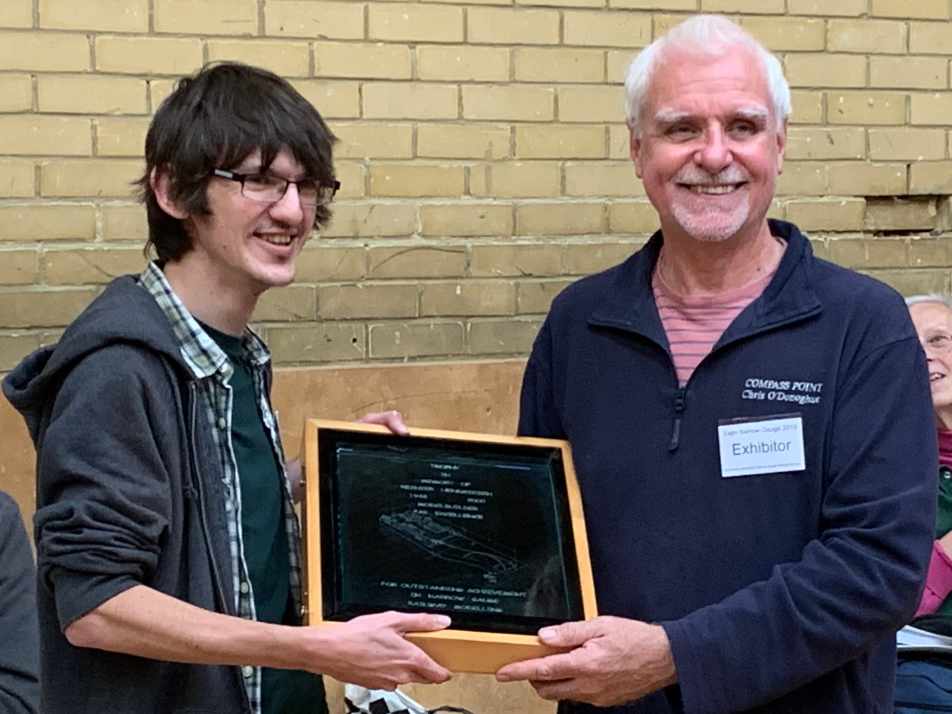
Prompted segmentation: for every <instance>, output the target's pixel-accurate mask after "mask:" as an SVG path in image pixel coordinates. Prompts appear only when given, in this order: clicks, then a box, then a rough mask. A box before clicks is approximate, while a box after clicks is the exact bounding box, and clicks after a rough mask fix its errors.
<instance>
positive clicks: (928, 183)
mask: <svg viewBox="0 0 952 714" xmlns="http://www.w3.org/2000/svg"><path fill="white" fill-rule="evenodd" d="M909 193H911V194H946V195H947V194H950V193H952V161H916V162H914V163H912V164H910V166H909Z"/></svg>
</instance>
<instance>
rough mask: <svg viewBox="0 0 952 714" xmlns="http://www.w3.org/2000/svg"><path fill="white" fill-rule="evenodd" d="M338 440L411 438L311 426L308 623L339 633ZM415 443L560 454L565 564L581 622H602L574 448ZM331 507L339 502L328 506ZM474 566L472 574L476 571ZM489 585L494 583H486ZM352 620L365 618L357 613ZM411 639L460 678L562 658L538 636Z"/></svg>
mask: <svg viewBox="0 0 952 714" xmlns="http://www.w3.org/2000/svg"><path fill="white" fill-rule="evenodd" d="M321 430H324V431H323V433H321V438H319V432H321ZM338 433H343V434H347V435H351V434H352V435H355V436H354V438H359V439H369V440H370V441H371V442H372V441H374V440H375V439H377V437H374V436H367V435H380V439H382V440H383V441H384V442H386V440H388V439H389V440H392V441H393V443H394V444H400V443H401V442H400V440H401V439H404V438H407V437H399V436H396V435H393V434H391V432H390V431H389V430H387V429H386V427H383V426H376V425H368V424H357V423H353V422H343V421H332V420H321V419H308V420H306V422H305V429H304V446H305V466H306V471H305V473H306V474H307V478H306V479H305V499H304V504H303V529H302V530H303V543H304V578H303V581H304V583H303V584H304V591H305V592H304V604H305V618H306V621H307V623H308V624H309V625H312V626H330V627H332V626H335V625H338V624H339V622H340V620H341V618H340V617H337V620H338V621H337V622H335V621H334V620H333V619H330V618H332V617H334V615H333V613H330V617H328V619H325V617H326V616H327V615H328V608H330V607H333V606H334V603H335V602H336V600H335V595H334V594H333V593H332V592H331V591H332V590H334V588H335V586H334V585H333V584H332V585H330V586H327V587H325V584H324V577H325V575H326V573H327V572H328V570H327V569H326V568H327V567H336V564H337V561H336V560H335V558H336V557H337V556H336V550H337V549H336V547H334V546H333V545H331V544H333V543H335V542H336V541H334V540H333V539H330V540H329V538H330V535H329V533H330V531H329V530H328V529H330V528H332V527H333V526H332V525H328V524H327V523H325V522H322V521H323V520H325V519H324V518H322V513H323V514H326V513H328V512H329V511H328V509H329V508H330V507H331V506H330V505H329V504H328V503H324V504H322V501H321V494H322V491H323V492H324V494H325V497H326V498H328V497H327V494H328V493H329V491H328V489H329V488H330V487H331V486H330V485H329V483H328V480H329V479H331V478H332V477H331V475H330V474H326V473H322V472H321V465H322V463H325V464H326V460H327V459H328V458H329V456H328V454H325V455H324V460H323V461H322V456H321V453H320V441H321V440H322V439H323V440H325V441H327V440H328V439H330V438H331V437H333V436H334V435H337V434H338ZM328 435H330V436H328ZM357 435H364V436H357ZM413 437H421V438H422V439H431V440H439V443H441V444H449V445H451V446H450V448H452V445H454V444H459V445H460V448H466V449H469V450H473V446H474V445H479V444H485V445H487V448H501V449H505V448H513V447H515V448H516V449H518V448H521V447H537V448H538V449H539V450H540V452H541V450H542V449H549V450H551V451H552V453H553V454H556V456H555V457H553V458H557V459H559V460H560V464H561V472H562V473H563V474H564V490H562V489H561V485H560V488H559V492H560V493H562V494H564V496H565V499H566V501H567V502H566V503H564V504H559V507H560V508H562V509H564V510H562V512H563V513H565V514H566V520H567V522H566V523H559V524H558V525H559V527H560V528H561V529H562V531H561V532H562V533H563V534H564V535H563V537H566V538H571V543H572V544H574V548H563V549H562V551H561V558H562V562H561V564H562V565H563V566H564V565H566V564H567V565H568V566H570V568H571V569H572V570H571V572H572V574H573V582H575V581H574V575H575V573H577V585H578V592H577V593H572V597H573V598H574V600H573V601H574V602H576V603H577V604H578V609H580V610H581V612H577V613H574V614H575V615H576V616H578V617H577V619H591V618H593V617H595V616H596V615H597V611H596V602H595V590H594V586H593V583H592V570H591V564H590V560H589V554H588V539H587V536H586V531H585V522H584V516H583V512H582V502H581V495H580V493H579V488H578V483H577V481H576V477H575V470H574V467H573V464H572V454H571V450H570V449H569V445H568V442H566V441H562V440H557V439H538V438H527V437H509V436H498V435H490V434H477V433H470V432H457V431H443V430H435V429H412V430H411V434H410V439H412V438H413ZM407 443H428V442H424V441H421V440H420V439H414V440H413V441H412V442H411V441H410V440H409V439H408V441H407ZM464 445H465V446H464ZM525 451H527V452H529V451H532V449H525ZM556 452H557V453H556ZM494 478H495V477H494ZM322 482H323V483H322ZM355 490H357V489H355ZM328 500H332V499H329V498H328ZM437 515H439V514H437ZM380 518H381V521H383V519H385V518H388V516H381V517H380ZM569 529H570V531H571V533H570V534H569V533H568V530H569ZM334 535H336V533H334ZM326 551H327V552H326ZM568 559H573V560H568ZM468 565H469V566H470V567H472V564H471V563H470V564H468ZM450 567H452V566H450ZM464 569H465V568H464ZM333 572H336V571H333ZM560 572H561V571H560ZM484 577H490V576H485V575H484ZM340 579H343V578H340ZM329 603H330V604H329ZM423 609H426V610H427V611H430V612H432V611H434V609H433V608H431V607H429V606H427V607H425V608H423ZM437 611H438V610H437ZM352 614H361V613H360V612H357V613H352ZM449 614H451V616H452V615H453V614H454V613H452V612H450V613H449ZM457 614H458V613H457ZM348 617H349V616H348ZM476 617H479V616H476ZM485 617H488V618H490V619H492V618H493V617H494V616H493V615H491V614H490V615H486V616H485ZM344 619H348V618H344ZM533 632H534V630H533ZM407 639H409V640H411V641H413V642H414V643H416V644H417V645H419V646H420V648H421V649H423V650H424V651H426V652H427V653H428V654H430V656H432V657H433V658H434V659H435V660H436V661H438V662H440V663H441V664H442V665H443V666H445V667H447V668H448V669H450V670H453V671H456V672H481V673H492V672H495V671H496V670H497V669H499V668H500V667H502V666H503V665H505V664H508V663H510V662H516V661H519V660H524V659H530V658H533V657H539V656H543V655H547V654H553V653H554V651H552V650H550V649H549V648H546V647H545V646H543V645H542V644H541V643H540V642H539V640H538V638H537V637H536V636H535V635H534V634H514V633H509V632H499V631H474V629H472V628H470V629H452V626H451V629H447V630H443V631H441V632H432V633H414V634H411V635H408V636H407Z"/></svg>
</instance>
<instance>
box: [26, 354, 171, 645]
mask: <svg viewBox="0 0 952 714" xmlns="http://www.w3.org/2000/svg"><path fill="white" fill-rule="evenodd" d="M175 394H176V393H175V389H174V385H173V384H171V382H170V380H169V379H168V378H167V377H166V372H165V369H164V367H163V366H162V364H161V363H160V361H159V359H158V358H157V357H154V356H152V355H150V354H148V353H144V352H142V351H141V350H137V349H134V348H131V347H127V346H113V347H108V348H105V349H102V350H100V351H98V352H96V353H93V354H91V355H89V356H87V357H85V358H84V359H83V360H82V361H81V362H80V363H79V364H78V365H77V366H76V367H74V368H73V369H72V371H71V372H70V373H69V374H68V375H67V377H66V378H65V380H64V382H63V385H62V388H61V389H60V391H59V394H58V395H57V397H56V402H55V405H54V407H53V412H52V416H51V419H50V422H49V426H48V428H47V429H46V432H45V434H44V436H43V440H42V442H41V445H40V448H39V453H38V467H37V473H38V495H39V498H38V508H37V512H36V515H35V518H34V522H35V525H36V537H37V566H38V570H39V576H40V580H41V582H42V583H44V584H45V585H46V586H47V587H49V588H51V589H52V592H53V595H54V597H55V600H56V608H57V614H58V617H59V623H60V627H61V628H62V629H65V628H66V627H67V626H68V625H69V624H70V623H72V622H73V621H74V620H76V619H78V618H79V617H82V616H83V615H85V614H86V613H88V612H89V611H91V610H93V609H95V608H96V607H98V606H99V605H101V604H102V603H104V602H105V601H107V600H109V599H110V598H112V597H114V596H115V595H118V594H119V593H121V592H123V591H125V590H127V589H129V588H130V587H133V586H134V585H137V584H140V583H143V584H148V583H149V580H150V578H151V577H152V575H153V573H154V572H155V568H156V564H157V562H158V558H159V553H160V550H161V547H162V537H163V533H164V531H165V529H166V528H167V526H168V523H169V519H170V517H171V505H170V488H169V473H168V470H167V466H166V461H165V459H164V458H163V456H164V454H163V449H162V447H161V446H160V441H159V440H160V439H163V437H164V438H165V439H167V440H169V441H170V443H171V444H173V445H174V447H173V448H176V449H178V448H180V447H179V445H178V443H177V441H176V438H175V436H174V435H175V433H176V423H175V420H174V419H172V418H170V417H169V415H170V413H172V400H173V399H174V398H175ZM167 443H168V442H167Z"/></svg>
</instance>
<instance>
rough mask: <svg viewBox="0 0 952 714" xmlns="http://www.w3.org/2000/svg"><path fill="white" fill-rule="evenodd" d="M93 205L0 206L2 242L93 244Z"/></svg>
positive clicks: (36, 204) (42, 204) (94, 234)
mask: <svg viewBox="0 0 952 714" xmlns="http://www.w3.org/2000/svg"><path fill="white" fill-rule="evenodd" d="M95 237H96V209H95V207H94V206H92V205H79V204H69V205H56V204H49V203H39V204H38V203H29V204H14V205H2V206H0V241H45V240H64V239H77V240H92V239H93V238H95Z"/></svg>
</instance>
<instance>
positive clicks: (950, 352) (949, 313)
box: [909, 302, 952, 429]
mask: <svg viewBox="0 0 952 714" xmlns="http://www.w3.org/2000/svg"><path fill="white" fill-rule="evenodd" d="M909 314H910V315H912V322H913V324H915V326H916V333H917V334H918V335H919V342H920V343H921V344H922V349H924V350H925V352H926V361H927V362H928V365H929V386H930V388H931V389H932V406H933V408H934V409H935V413H936V417H937V418H938V420H939V421H940V423H942V424H943V425H944V426H945V428H946V429H952V309H949V308H948V307H946V306H945V305H944V304H943V303H941V302H919V303H916V304H915V305H911V306H910V307H909Z"/></svg>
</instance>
